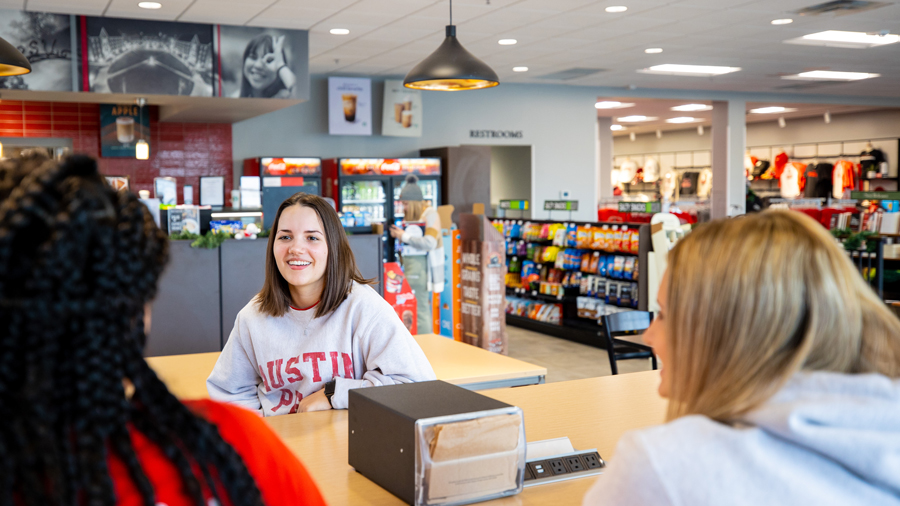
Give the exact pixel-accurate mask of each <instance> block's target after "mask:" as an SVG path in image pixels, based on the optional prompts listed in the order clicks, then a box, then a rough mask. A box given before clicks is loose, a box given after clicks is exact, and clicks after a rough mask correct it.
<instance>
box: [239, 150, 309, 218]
mask: <svg viewBox="0 0 900 506" xmlns="http://www.w3.org/2000/svg"><path fill="white" fill-rule="evenodd" d="M254 170H255V174H254ZM244 175H245V176H252V175H258V176H259V177H260V178H262V181H261V185H260V186H261V192H262V196H261V197H262V209H263V228H264V229H268V228H271V227H272V222H274V221H275V214H276V213H277V212H278V207H279V206H280V205H281V203H282V202H284V201H285V200H287V199H288V198H289V197H291V196H292V195H294V194H295V193H298V192H303V193H311V194H313V195H320V196H321V195H322V159H320V158H275V157H266V158H248V159H247V160H244Z"/></svg>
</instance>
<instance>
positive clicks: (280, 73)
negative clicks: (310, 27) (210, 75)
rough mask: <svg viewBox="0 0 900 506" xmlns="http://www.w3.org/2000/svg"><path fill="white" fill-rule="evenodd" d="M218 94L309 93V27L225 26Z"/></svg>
mask: <svg viewBox="0 0 900 506" xmlns="http://www.w3.org/2000/svg"><path fill="white" fill-rule="evenodd" d="M217 38H218V42H217V48H218V52H219V61H220V65H221V67H220V69H219V70H220V71H219V74H220V76H221V79H220V81H219V83H218V84H219V89H218V95H219V96H222V97H235V98H237V97H244V98H292V99H304V98H307V97H308V96H309V89H308V86H309V79H308V77H307V76H308V74H309V61H308V58H307V54H308V53H309V40H308V39H309V36H308V33H307V31H306V30H282V29H278V28H257V27H252V26H228V25H221V26H219V27H218V32H217Z"/></svg>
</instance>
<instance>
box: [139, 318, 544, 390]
mask: <svg viewBox="0 0 900 506" xmlns="http://www.w3.org/2000/svg"><path fill="white" fill-rule="evenodd" d="M413 337H414V338H415V339H416V342H418V343H419V346H421V347H422V351H423V352H425V356H426V357H428V361H429V362H430V363H431V367H432V368H433V369H434V373H435V375H436V376H437V378H438V379H440V380H444V381H446V382H448V383H453V384H455V385H468V384H474V383H486V382H495V381H496V382H502V381H508V380H517V379H518V380H523V381H528V382H530V383H538V382H543V378H544V376H546V375H547V368H545V367H541V366H537V365H534V364H529V363H528V362H523V361H521V360H516V359H514V358H510V357H507V356H503V355H498V354H496V353H491V352H489V351H487V350H484V349H481V348H476V347H475V346H471V345H468V344H465V343H460V342H457V341H454V340H452V339H450V338H447V337H444V336H439V335H435V334H424V335H418V336H413ZM218 358H219V352H212V353H192V354H189V355H170V356H166V357H149V358H147V363H148V364H150V367H151V368H153V370H154V371H156V374H157V375H158V376H159V378H160V379H161V380H162V381H163V382H164V383H165V384H166V386H167V387H169V391H171V392H172V393H173V394H175V396H176V397H178V398H179V399H202V398H207V397H209V394H208V393H207V391H206V378H208V377H209V374H210V373H211V372H212V370H213V366H215V365H216V360H217V359H218Z"/></svg>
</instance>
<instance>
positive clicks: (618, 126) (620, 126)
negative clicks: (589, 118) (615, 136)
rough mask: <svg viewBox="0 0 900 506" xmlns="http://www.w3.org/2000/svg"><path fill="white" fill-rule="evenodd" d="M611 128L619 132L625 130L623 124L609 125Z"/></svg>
mask: <svg viewBox="0 0 900 506" xmlns="http://www.w3.org/2000/svg"><path fill="white" fill-rule="evenodd" d="M609 129H610V130H612V131H613V132H618V131H620V130H625V127H624V126H622V125H609Z"/></svg>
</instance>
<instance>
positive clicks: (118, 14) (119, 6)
mask: <svg viewBox="0 0 900 506" xmlns="http://www.w3.org/2000/svg"><path fill="white" fill-rule="evenodd" d="M160 3H161V4H162V7H161V8H159V9H142V8H140V7H138V2H136V1H134V0H111V1H110V2H109V7H107V8H106V12H105V13H104V14H103V15H104V16H106V17H109V18H139V19H159V20H166V21H175V20H176V19H178V16H180V15H181V13H182V12H184V10H185V9H187V8H188V6H189V5H190V4H191V0H162V1H161V2H160ZM30 8H31V2H29V9H30Z"/></svg>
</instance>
